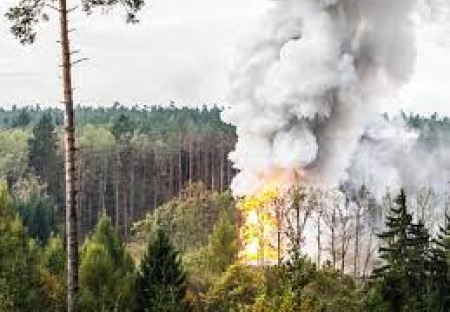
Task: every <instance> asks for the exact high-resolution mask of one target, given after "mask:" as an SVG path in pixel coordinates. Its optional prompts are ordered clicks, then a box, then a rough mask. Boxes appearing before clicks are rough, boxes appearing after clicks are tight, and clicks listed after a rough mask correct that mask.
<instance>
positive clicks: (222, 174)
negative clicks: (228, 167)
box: [219, 144, 225, 192]
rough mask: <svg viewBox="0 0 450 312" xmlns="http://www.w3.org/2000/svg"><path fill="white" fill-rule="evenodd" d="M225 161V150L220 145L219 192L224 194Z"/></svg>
mask: <svg viewBox="0 0 450 312" xmlns="http://www.w3.org/2000/svg"><path fill="white" fill-rule="evenodd" d="M224 159H225V153H224V150H223V144H221V145H220V186H219V190H220V191H221V192H223V189H224V187H223V182H224V166H223V165H224Z"/></svg>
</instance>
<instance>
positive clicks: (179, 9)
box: [0, 0, 450, 115]
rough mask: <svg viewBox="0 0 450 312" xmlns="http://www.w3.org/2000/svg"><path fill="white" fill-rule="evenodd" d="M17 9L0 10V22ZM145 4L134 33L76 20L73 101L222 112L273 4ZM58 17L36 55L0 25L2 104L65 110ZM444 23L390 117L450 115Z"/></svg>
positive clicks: (427, 41)
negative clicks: (235, 68)
mask: <svg viewBox="0 0 450 312" xmlns="http://www.w3.org/2000/svg"><path fill="white" fill-rule="evenodd" d="M11 3H14V1H13V0H1V1H0V11H1V15H3V14H4V12H5V10H6V7H7V6H8V4H11ZM147 3H148V5H147V7H146V9H145V10H144V12H143V13H142V14H141V15H140V19H141V24H140V25H137V26H131V25H126V24H125V23H124V22H123V21H124V15H123V12H121V11H120V10H118V11H117V12H111V13H110V14H109V15H101V14H100V15H99V14H94V15H93V16H91V17H88V18H87V17H85V16H83V15H82V14H81V13H77V14H76V15H75V16H74V17H73V19H72V25H73V26H74V27H75V28H76V29H77V31H76V32H75V33H74V34H73V36H72V37H73V49H81V50H82V54H81V55H80V56H82V57H88V58H89V59H90V60H89V61H88V62H85V63H82V64H80V65H78V66H77V67H76V68H75V79H74V84H75V87H76V88H77V89H76V90H75V97H76V102H77V103H79V102H82V103H91V104H100V105H111V104H112V102H114V101H120V102H122V103H124V104H134V103H146V104H151V103H158V104H165V103H169V102H170V101H171V100H173V101H175V102H177V103H186V104H190V105H193V104H203V103H223V102H224V101H225V99H226V90H227V77H228V74H229V72H230V69H231V68H232V64H233V62H234V60H235V59H236V54H237V53H238V51H239V44H240V43H242V42H243V41H244V40H245V39H246V38H248V36H249V35H250V33H251V31H252V30H254V29H255V28H256V27H257V25H258V20H259V18H260V17H261V15H262V14H263V13H264V11H265V10H266V8H267V6H268V5H267V1H264V0H147ZM55 17H56V16H53V21H52V22H49V23H45V24H44V25H43V26H42V27H41V29H40V30H41V35H40V37H39V38H38V41H37V44H35V45H34V46H32V47H22V46H20V45H19V43H18V42H17V41H16V40H14V38H12V36H11V35H10V34H9V30H8V24H7V22H6V20H5V19H4V18H0V103H2V104H3V103H6V104H12V103H17V104H20V103H27V104H30V103H42V104H52V105H56V104H57V103H58V100H59V97H60V87H59V84H58V83H59V81H58V78H57V76H58V73H59V68H58V63H59V55H58V51H59V50H58V46H57V44H56V42H55V41H56V40H57V36H58V34H57V32H56V27H55V26H56V24H55V22H56V20H57V19H56V18H55ZM441 24H442V23H438V22H436V21H435V20H434V17H433V19H432V23H431V24H424V25H423V26H421V29H420V30H419V32H418V39H417V40H418V53H419V58H418V64H417V68H416V75H415V77H414V79H413V80H412V81H411V83H410V85H409V86H407V87H406V88H405V89H404V91H403V92H402V93H401V95H400V99H399V100H400V102H401V103H402V104H401V105H398V104H395V108H394V107H392V106H391V107H389V108H388V110H391V111H398V110H399V109H401V108H403V109H405V110H407V111H411V110H412V111H417V112H421V113H430V112H434V111H438V112H440V113H445V114H448V115H450V49H448V48H446V47H445V45H446V44H448V39H449V38H450V36H449V34H448V33H447V36H444V35H443V34H444V33H445V31H443V29H442V27H441V26H440V25H441ZM446 40H447V42H446ZM396 102H397V101H396ZM392 105H394V104H392Z"/></svg>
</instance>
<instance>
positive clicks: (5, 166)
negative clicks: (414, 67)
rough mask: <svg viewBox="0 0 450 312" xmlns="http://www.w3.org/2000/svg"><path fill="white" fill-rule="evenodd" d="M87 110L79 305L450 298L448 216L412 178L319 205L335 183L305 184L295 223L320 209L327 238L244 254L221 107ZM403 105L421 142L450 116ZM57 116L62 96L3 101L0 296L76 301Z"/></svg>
mask: <svg viewBox="0 0 450 312" xmlns="http://www.w3.org/2000/svg"><path fill="white" fill-rule="evenodd" d="M76 113H77V114H76V118H77V119H76V123H77V142H78V147H77V148H78V151H77V153H78V159H79V166H78V168H77V176H78V185H79V192H78V194H77V196H78V211H79V216H80V221H81V222H80V223H79V227H80V229H79V230H80V231H79V233H80V234H79V236H80V237H79V239H80V244H81V245H82V246H81V248H80V267H79V271H80V293H79V300H78V302H79V311H93V312H94V311H95V312H97V311H224V312H225V311H261V312H263V311H268V312H271V311H274V312H275V311H285V312H288V311H301V312H314V311H317V312H319V311H327V312H340V311H355V312H356V311H361V312H362V311H379V312H390V311H392V312H394V311H395V312H397V311H399V312H401V311H410V312H416V311H417V312H419V311H429V312H432V311H433V312H434V311H438V312H439V311H442V312H444V311H450V297H449V293H450V217H447V219H443V220H441V222H440V224H439V225H438V226H437V227H433V228H431V227H429V226H428V224H427V222H425V221H426V220H425V218H418V217H417V216H418V215H420V213H419V212H420V211H418V207H417V205H416V203H417V200H416V199H415V198H412V197H408V196H407V195H406V194H405V192H403V191H402V192H400V194H386V196H385V197H384V199H383V201H382V203H375V202H374V198H373V196H372V195H371V194H370V186H367V188H366V187H365V186H363V187H361V190H360V191H359V192H358V193H357V194H345V195H346V196H348V198H344V199H343V200H342V203H343V204H342V205H341V204H339V205H338V204H336V203H337V202H338V199H335V198H334V197H333V198H334V199H333V200H334V201H326V203H328V205H329V207H321V208H320V209H319V206H320V205H319V204H318V201H317V198H318V196H319V195H317V194H320V196H322V197H325V196H328V195H327V194H325V192H323V191H322V190H312V189H311V190H310V189H307V188H304V187H302V186H300V187H299V189H297V190H296V191H295V192H293V193H290V195H289V196H293V198H295V199H291V198H288V199H286V202H285V203H286V205H285V206H286V207H285V208H286V209H287V210H289V211H291V212H293V215H294V219H295V218H296V221H297V225H298V226H299V224H300V221H301V220H306V218H308V217H311V216H312V215H314V214H313V213H314V211H315V210H317V211H319V210H320V212H319V213H317V214H316V215H317V216H319V217H320V218H321V220H322V223H321V222H318V223H317V225H318V227H317V228H316V229H315V230H316V232H314V234H313V236H314V239H313V241H314V242H315V244H317V245H318V246H319V247H318V250H319V251H320V252H319V254H317V255H315V257H314V258H311V257H310V256H308V254H307V253H306V252H303V250H302V248H303V247H302V246H303V242H302V239H303V238H304V235H306V234H305V233H304V232H303V231H306V230H305V229H303V228H302V229H300V227H301V226H299V227H298V229H297V231H293V234H292V235H293V236H295V237H293V238H292V237H291V238H292V241H294V242H298V245H296V244H288V245H286V246H287V247H286V250H285V251H286V253H287V254H288V255H289V257H286V258H285V260H284V261H281V259H280V261H279V263H278V264H277V265H270V266H268V265H261V266H249V265H245V263H242V261H239V248H240V247H239V246H240V244H241V241H240V240H241V236H240V234H239V233H240V232H239V227H240V225H241V216H240V214H239V212H238V209H237V206H238V204H239V200H236V199H235V198H233V197H232V196H231V194H230V191H229V185H230V182H231V180H232V178H233V175H234V173H235V172H234V170H233V168H232V166H231V163H230V162H229V161H228V158H227V157H228V154H229V152H230V151H231V150H232V149H233V146H234V142H235V135H236V134H235V130H234V128H232V127H231V126H228V125H225V124H223V123H222V121H221V120H220V109H218V108H209V109H208V108H202V109H188V108H176V107H167V108H162V107H137V106H136V107H133V108H126V107H123V106H121V105H119V104H116V105H114V106H113V107H112V108H91V107H78V108H77V109H76ZM386 118H388V117H387V116H386ZM400 118H401V119H403V121H404V122H405V124H407V125H408V126H409V127H411V128H414V129H416V130H418V131H419V133H420V137H419V140H423V142H425V143H426V144H433V143H432V142H434V141H435V140H440V139H441V138H442V136H444V137H445V134H446V133H448V132H450V120H449V119H448V118H439V117H438V116H437V115H433V116H431V117H430V118H426V117H421V116H418V115H411V116H410V115H406V114H401V115H400ZM61 120H62V111H61V110H58V109H44V108H40V107H26V108H16V107H13V108H12V109H10V110H5V109H3V110H0V123H1V127H0V181H3V182H1V183H0V311H1V312H3V311H5V312H10V311H11V312H12V311H64V310H65V307H66V292H67V285H66V281H65V276H66V271H65V270H66V253H65V248H64V244H65V243H64V239H62V238H63V237H64V235H65V233H64V199H63V196H64V189H63V185H64V183H63V179H64V168H63V157H62V153H63V147H62V139H61V134H62V131H63V129H62V125H61V124H62V122H61ZM449 137H450V133H449ZM330 196H334V194H331V195H330ZM352 196H353V197H352ZM350 197H352V198H351V199H352V200H353V202H354V203H355V205H353V206H351V207H350V205H349V204H348V203H349V198H350ZM279 200H280V199H277V202H274V203H273V204H274V205H275V204H279ZM339 202H340V199H339ZM430 205H433V202H432V201H429V202H427V203H426V204H424V207H425V206H426V207H429V206H430ZM374 219H376V220H381V222H382V223H383V226H380V227H370V228H369V226H367V224H369V225H370V222H369V221H370V220H374ZM367 220H368V221H367ZM363 221H364V222H363ZM363 223H364V225H363ZM321 225H322V226H324V227H326V228H321V227H320V226H321ZM436 228H437V229H436ZM325 232H327V233H329V235H330V236H329V237H331V239H325V234H323V236H321V233H325ZM287 236H288V238H289V234H287ZM375 240H376V241H377V242H378V243H373V241H375ZM369 243H370V245H369ZM299 251H300V252H299Z"/></svg>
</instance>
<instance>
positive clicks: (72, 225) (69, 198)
mask: <svg viewBox="0 0 450 312" xmlns="http://www.w3.org/2000/svg"><path fill="white" fill-rule="evenodd" d="M59 8H60V36H61V40H60V44H61V57H62V79H63V93H64V94H63V95H64V105H65V115H64V123H65V131H64V141H65V155H64V157H65V161H64V163H65V181H66V182H65V184H66V237H67V311H68V312H73V311H75V309H76V304H77V296H78V237H77V204H76V185H75V183H76V181H75V180H76V176H75V175H76V172H75V170H76V169H75V122H74V110H73V89H72V73H71V60H70V58H71V54H70V41H69V27H68V20H67V13H68V12H67V11H68V9H67V1H66V0H59Z"/></svg>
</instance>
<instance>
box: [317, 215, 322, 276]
mask: <svg viewBox="0 0 450 312" xmlns="http://www.w3.org/2000/svg"><path fill="white" fill-rule="evenodd" d="M321 222H322V220H321V218H320V212H319V213H318V215H317V266H318V267H320V266H321V265H322V229H321Z"/></svg>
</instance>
